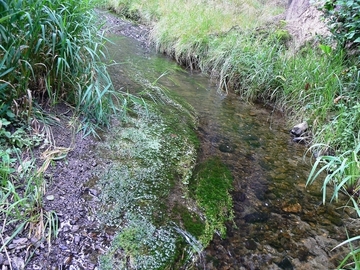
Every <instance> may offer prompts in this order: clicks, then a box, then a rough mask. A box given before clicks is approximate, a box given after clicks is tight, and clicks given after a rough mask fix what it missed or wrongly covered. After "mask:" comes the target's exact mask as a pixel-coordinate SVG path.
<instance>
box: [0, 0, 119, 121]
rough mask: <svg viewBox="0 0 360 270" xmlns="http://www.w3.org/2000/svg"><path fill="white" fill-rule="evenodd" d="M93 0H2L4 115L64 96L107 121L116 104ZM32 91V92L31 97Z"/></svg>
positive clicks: (0, 111) (0, 99)
mask: <svg viewBox="0 0 360 270" xmlns="http://www.w3.org/2000/svg"><path fill="white" fill-rule="evenodd" d="M94 4H95V3H94V1H91V0H86V1H75V0H67V1H60V0H54V1H53V0H51V1H50V0H29V1H22V0H12V1H9V0H3V1H0V18H1V19H0V40H1V43H0V44H1V45H0V59H1V60H0V89H1V94H0V117H5V118H9V111H11V112H13V113H15V114H20V113H21V112H24V111H25V112H26V114H29V113H30V111H31V110H32V108H33V106H32V103H33V102H34V101H35V100H38V101H39V100H40V101H44V100H46V101H47V102H48V103H50V104H56V103H58V102H59V101H61V100H65V101H67V102H69V103H70V104H72V105H73V106H75V107H76V108H77V109H78V111H79V112H81V113H82V114H83V115H84V117H85V120H87V121H96V122H97V123H99V124H108V121H109V117H108V114H109V113H111V110H112V109H114V108H115V106H113V99H112V98H113V97H114V96H117V97H118V98H121V96H118V95H117V94H116V93H115V91H113V89H112V85H111V81H110V79H109V76H108V74H107V72H106V69H105V66H104V64H103V63H102V60H103V56H104V52H103V50H104V46H103V45H104V38H103V36H102V34H101V32H100V31H99V29H100V24H99V23H97V21H96V19H95V17H94V15H93V11H92V9H93V7H94ZM30 97H31V98H30Z"/></svg>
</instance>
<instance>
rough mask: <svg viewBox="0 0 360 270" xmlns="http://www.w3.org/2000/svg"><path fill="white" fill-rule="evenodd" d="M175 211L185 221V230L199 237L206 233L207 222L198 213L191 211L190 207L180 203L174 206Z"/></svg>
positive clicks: (178, 217)
mask: <svg viewBox="0 0 360 270" xmlns="http://www.w3.org/2000/svg"><path fill="white" fill-rule="evenodd" d="M173 213H174V214H176V215H177V219H180V221H181V222H182V223H183V226H184V228H185V230H186V231H187V232H189V233H190V234H191V235H193V236H195V237H196V238H197V239H199V238H200V237H201V236H202V235H203V234H204V233H205V223H204V221H202V220H201V218H200V216H199V215H198V214H197V213H194V212H191V211H190V210H189V209H188V208H186V207H185V206H182V205H179V204H177V205H176V206H175V207H174V208H173Z"/></svg>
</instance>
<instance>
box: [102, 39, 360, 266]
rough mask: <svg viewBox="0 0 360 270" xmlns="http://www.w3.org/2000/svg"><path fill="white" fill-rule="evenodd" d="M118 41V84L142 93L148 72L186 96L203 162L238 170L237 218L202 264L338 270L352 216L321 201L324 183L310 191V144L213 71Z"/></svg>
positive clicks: (114, 53) (113, 49)
mask: <svg viewBox="0 0 360 270" xmlns="http://www.w3.org/2000/svg"><path fill="white" fill-rule="evenodd" d="M111 39H112V41H113V42H114V44H112V45H111V46H109V52H110V55H111V56H112V58H113V59H114V61H116V62H118V63H120V64H117V65H113V67H112V68H111V76H112V78H113V81H114V83H115V85H119V86H123V87H124V88H123V89H122V90H131V89H134V88H135V89H138V90H141V85H140V84H138V83H136V81H137V80H138V78H139V77H141V78H146V79H147V80H149V81H150V82H152V83H156V84H157V85H159V86H161V87H163V88H166V89H169V91H172V92H174V93H176V95H178V96H180V97H182V98H183V99H185V100H186V101H187V102H188V103H189V104H191V105H192V106H193V107H194V109H195V111H196V113H197V114H198V116H199V128H198V134H199V137H200V139H201V149H200V153H199V155H200V157H199V158H200V160H204V159H207V158H209V157H211V156H217V157H220V158H221V159H222V161H223V162H224V163H225V164H226V165H227V166H228V167H229V168H230V169H231V171H232V175H233V177H234V191H233V192H232V197H233V201H234V212H235V219H234V222H233V223H229V224H228V225H227V227H228V233H227V237H226V239H221V238H220V237H219V236H217V235H215V237H214V240H213V241H212V242H211V244H210V246H209V247H208V248H207V249H206V250H205V255H206V256H204V259H203V261H202V262H201V263H199V265H198V268H199V269H333V268H335V265H336V264H337V263H338V261H337V260H338V256H341V254H340V253H341V251H342V250H341V249H337V250H335V251H332V248H333V247H334V246H336V245H337V244H338V243H339V242H340V241H343V240H345V239H346V234H345V229H344V228H345V225H344V224H345V222H346V223H347V220H349V215H348V214H347V213H346V212H345V211H343V209H337V208H336V207H335V206H334V205H330V204H326V205H325V206H324V205H321V201H322V194H321V191H320V189H321V186H320V181H319V184H318V185H315V186H311V187H309V188H305V183H306V179H307V176H308V174H309V171H310V169H311V167H310V165H309V164H308V163H309V159H308V157H307V161H304V158H303V157H304V153H305V151H306V148H305V147H304V146H303V145H299V144H296V143H294V142H292V139H291V136H290V134H289V127H288V126H286V124H285V121H284V119H283V116H282V115H281V114H280V113H278V112H276V111H273V110H271V109H270V108H267V107H265V106H264V105H262V104H247V103H245V102H243V101H241V100H240V98H239V97H238V96H236V95H233V94H228V95H226V94H225V93H221V92H219V91H217V88H216V85H214V83H212V82H211V80H210V78H209V77H208V76H206V75H203V74H199V73H195V72H188V71H186V70H184V69H181V68H179V66H178V65H177V64H176V63H174V61H172V60H171V59H168V58H167V57H165V56H163V55H161V54H156V53H155V52H153V51H151V50H148V49H146V48H144V47H143V46H142V44H140V43H139V42H138V41H136V40H134V39H131V38H126V37H115V36H114V37H111ZM135 77H136V78H137V79H135ZM124 85H125V86H124ZM294 124H296V123H294ZM348 228H349V230H350V231H352V232H353V233H359V232H358V231H357V228H356V226H355V225H354V226H351V224H350V225H348ZM339 254H340V255H339Z"/></svg>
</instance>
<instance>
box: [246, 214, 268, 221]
mask: <svg viewBox="0 0 360 270" xmlns="http://www.w3.org/2000/svg"><path fill="white" fill-rule="evenodd" d="M268 219H269V214H267V213H261V212H254V213H251V214H247V215H246V216H245V217H244V220H245V222H246V223H255V222H265V221H267V220H268Z"/></svg>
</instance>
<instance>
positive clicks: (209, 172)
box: [191, 157, 234, 246]
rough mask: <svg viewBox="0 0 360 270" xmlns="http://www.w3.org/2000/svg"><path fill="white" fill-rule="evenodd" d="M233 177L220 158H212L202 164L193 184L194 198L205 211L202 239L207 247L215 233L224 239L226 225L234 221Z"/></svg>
mask: <svg viewBox="0 0 360 270" xmlns="http://www.w3.org/2000/svg"><path fill="white" fill-rule="evenodd" d="M232 180H233V179H232V176H231V172H230V170H229V169H228V168H227V167H226V166H225V165H224V164H223V163H222V162H221V160H220V159H219V158H216V157H214V158H211V159H209V160H206V161H204V162H203V163H202V164H200V166H199V168H198V171H197V173H196V176H195V179H194V180H193V182H192V183H191V186H192V188H193V190H194V191H193V194H192V195H193V196H195V198H196V201H197V202H198V204H199V206H200V207H201V208H202V209H203V210H204V215H205V217H206V219H205V232H204V235H203V236H201V237H200V239H201V241H202V243H203V244H204V245H205V246H206V245H207V244H208V243H209V242H210V241H211V240H212V236H213V233H214V231H216V232H218V233H219V234H220V235H221V236H222V237H224V236H225V235H226V227H225V223H226V222H227V221H231V220H232V219H233V215H234V214H233V210H232V205H233V202H232V197H231V195H230V193H229V192H230V191H231V190H232V188H233V186H232Z"/></svg>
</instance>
